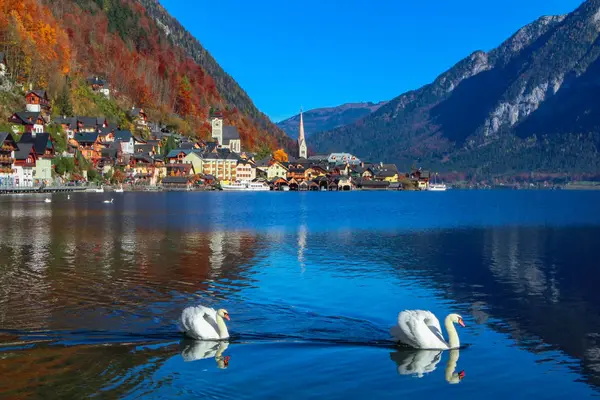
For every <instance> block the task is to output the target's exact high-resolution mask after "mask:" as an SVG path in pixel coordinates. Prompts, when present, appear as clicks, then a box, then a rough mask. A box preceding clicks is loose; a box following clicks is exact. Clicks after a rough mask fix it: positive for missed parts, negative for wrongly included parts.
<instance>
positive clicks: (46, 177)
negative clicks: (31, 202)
mask: <svg viewBox="0 0 600 400" xmlns="http://www.w3.org/2000/svg"><path fill="white" fill-rule="evenodd" d="M26 143H31V144H32V145H33V150H34V152H35V155H36V160H35V167H34V169H33V180H34V183H36V184H40V183H49V182H50V181H51V180H52V158H54V143H53V142H52V139H51V138H50V134H49V133H47V132H45V133H35V132H26V133H24V134H23V136H21V140H19V143H18V146H21V145H22V144H26Z"/></svg>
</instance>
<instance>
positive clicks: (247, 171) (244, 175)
mask: <svg viewBox="0 0 600 400" xmlns="http://www.w3.org/2000/svg"><path fill="white" fill-rule="evenodd" d="M235 177H236V180H238V181H251V180H253V179H255V178H256V165H254V164H253V163H251V162H250V161H248V160H244V159H241V160H239V161H238V162H237V165H236V167H235Z"/></svg>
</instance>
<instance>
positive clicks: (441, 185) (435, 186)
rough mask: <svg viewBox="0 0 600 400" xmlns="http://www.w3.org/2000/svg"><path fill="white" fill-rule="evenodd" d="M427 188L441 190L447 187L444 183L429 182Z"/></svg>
mask: <svg viewBox="0 0 600 400" xmlns="http://www.w3.org/2000/svg"><path fill="white" fill-rule="evenodd" d="M427 190H430V191H432V192H443V191H446V190H448V187H447V186H446V184H444V183H430V184H429V188H428V189H427Z"/></svg>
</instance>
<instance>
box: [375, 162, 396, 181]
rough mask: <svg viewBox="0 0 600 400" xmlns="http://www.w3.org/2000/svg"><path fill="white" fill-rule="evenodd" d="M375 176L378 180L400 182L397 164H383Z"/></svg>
mask: <svg viewBox="0 0 600 400" xmlns="http://www.w3.org/2000/svg"><path fill="white" fill-rule="evenodd" d="M375 177H376V179H377V180H378V181H387V182H398V178H399V177H398V168H397V167H396V165H395V164H381V166H380V167H379V170H378V171H377V175H375Z"/></svg>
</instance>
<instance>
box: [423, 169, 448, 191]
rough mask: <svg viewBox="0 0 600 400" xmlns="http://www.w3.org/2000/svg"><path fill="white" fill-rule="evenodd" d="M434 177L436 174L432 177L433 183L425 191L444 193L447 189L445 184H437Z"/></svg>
mask: <svg viewBox="0 0 600 400" xmlns="http://www.w3.org/2000/svg"><path fill="white" fill-rule="evenodd" d="M436 177H437V173H436V174H435V175H434V177H433V180H434V182H433V183H430V184H429V187H428V188H427V190H430V191H432V192H444V191H446V190H448V187H447V186H446V184H445V183H437V180H436Z"/></svg>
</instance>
